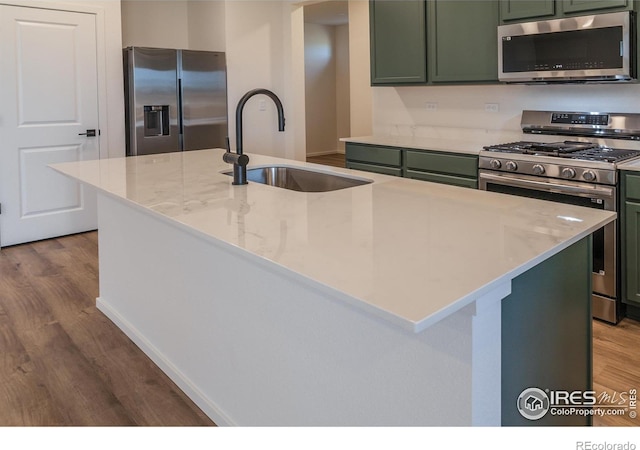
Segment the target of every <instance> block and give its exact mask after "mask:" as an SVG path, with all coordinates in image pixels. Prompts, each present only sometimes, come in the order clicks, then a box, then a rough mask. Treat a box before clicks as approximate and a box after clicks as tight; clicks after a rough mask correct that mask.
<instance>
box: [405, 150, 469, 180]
mask: <svg viewBox="0 0 640 450" xmlns="http://www.w3.org/2000/svg"><path fill="white" fill-rule="evenodd" d="M405 161H406V163H405V165H406V170H405V176H406V177H407V178H413V179H416V180H423V181H432V182H435V183H444V184H451V185H454V186H463V187H470V188H473V189H477V187H478V157H477V156H472V155H460V154H456V153H444V152H428V151H424V152H421V151H415V150H407V151H406V156H405Z"/></svg>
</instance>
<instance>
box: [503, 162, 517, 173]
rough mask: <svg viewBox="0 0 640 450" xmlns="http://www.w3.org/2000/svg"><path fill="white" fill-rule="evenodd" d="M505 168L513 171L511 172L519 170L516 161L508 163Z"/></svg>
mask: <svg viewBox="0 0 640 450" xmlns="http://www.w3.org/2000/svg"><path fill="white" fill-rule="evenodd" d="M505 167H506V168H507V170H511V171H515V170H518V165H517V164H516V163H515V161H507V164H505Z"/></svg>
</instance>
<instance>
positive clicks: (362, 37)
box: [349, 0, 373, 136]
mask: <svg viewBox="0 0 640 450" xmlns="http://www.w3.org/2000/svg"><path fill="white" fill-rule="evenodd" d="M369 60H370V56H369V2H366V1H359V0H350V1H349V77H350V78H351V85H350V89H349V92H350V102H351V123H350V124H351V136H369V135H370V134H372V133H373V126H372V120H373V119H372V108H373V100H372V99H373V93H372V88H371V81H370V80H371V72H370V68H369V64H370V63H369Z"/></svg>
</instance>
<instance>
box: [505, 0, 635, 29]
mask: <svg viewBox="0 0 640 450" xmlns="http://www.w3.org/2000/svg"><path fill="white" fill-rule="evenodd" d="M633 6H634V2H633V0H500V20H501V22H503V23H505V22H529V21H535V20H549V19H557V18H560V17H565V16H569V17H570V16H575V15H581V14H591V13H594V14H599V13H607V12H613V11H624V10H632V9H633Z"/></svg>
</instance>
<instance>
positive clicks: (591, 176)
mask: <svg viewBox="0 0 640 450" xmlns="http://www.w3.org/2000/svg"><path fill="white" fill-rule="evenodd" d="M582 178H584V180H585V181H596V174H595V172H594V171H593V170H585V172H584V173H583V174H582Z"/></svg>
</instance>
